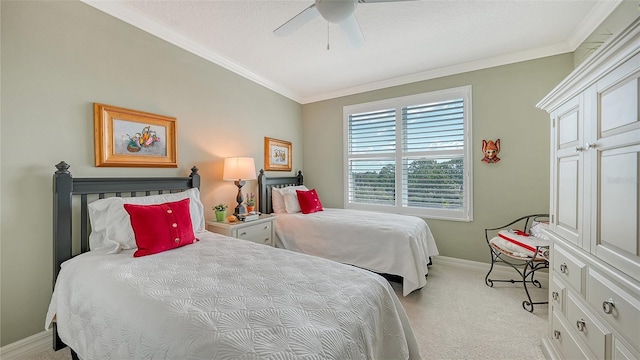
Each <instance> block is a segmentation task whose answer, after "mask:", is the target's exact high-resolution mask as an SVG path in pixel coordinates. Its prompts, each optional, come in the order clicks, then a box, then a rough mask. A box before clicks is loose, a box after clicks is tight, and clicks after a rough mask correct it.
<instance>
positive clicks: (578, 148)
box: [576, 146, 584, 152]
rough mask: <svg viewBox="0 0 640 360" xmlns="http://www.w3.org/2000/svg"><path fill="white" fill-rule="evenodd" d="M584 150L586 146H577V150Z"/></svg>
mask: <svg viewBox="0 0 640 360" xmlns="http://www.w3.org/2000/svg"><path fill="white" fill-rule="evenodd" d="M581 151H584V148H583V147H582V146H576V152H581Z"/></svg>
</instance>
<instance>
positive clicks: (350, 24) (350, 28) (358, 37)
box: [340, 14, 364, 48]
mask: <svg viewBox="0 0 640 360" xmlns="http://www.w3.org/2000/svg"><path fill="white" fill-rule="evenodd" d="M340 29H342V32H343V33H344V35H345V36H346V37H347V41H349V44H350V45H351V47H353V48H359V47H360V46H362V45H364V35H362V30H360V25H359V24H358V20H357V19H356V16H355V14H351V16H349V17H348V18H347V19H346V20H345V21H343V22H341V23H340Z"/></svg>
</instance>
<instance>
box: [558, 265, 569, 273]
mask: <svg viewBox="0 0 640 360" xmlns="http://www.w3.org/2000/svg"><path fill="white" fill-rule="evenodd" d="M568 271H569V269H568V268H567V264H566V263H562V264H560V272H561V273H563V274H566V273H567V272H568Z"/></svg>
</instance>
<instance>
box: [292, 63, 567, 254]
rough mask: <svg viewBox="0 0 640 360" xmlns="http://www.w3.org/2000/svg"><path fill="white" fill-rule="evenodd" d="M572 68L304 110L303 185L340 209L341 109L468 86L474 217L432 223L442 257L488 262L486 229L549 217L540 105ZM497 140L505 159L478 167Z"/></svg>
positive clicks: (444, 81)
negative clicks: (485, 148)
mask: <svg viewBox="0 0 640 360" xmlns="http://www.w3.org/2000/svg"><path fill="white" fill-rule="evenodd" d="M572 69H573V56H572V54H570V53H569V54H564V55H558V56H552V57H547V58H543V59H538V60H532V61H526V62H520V63H516V64H511V65H505V66H499V67H494V68H489V69H484V70H478V71H473V72H468V73H463V74H458V75H453V76H447V77H442V78H438V79H433V80H428V81H422V82H417V83H412V84H407V85H402V86H396V87H393V88H388V89H383V90H378V91H371V92H367V93H361V94H357V95H352V96H345V97H341V98H337V99H331V100H326V101H320V102H316V103H312V104H305V105H303V107H302V118H303V126H302V128H303V138H302V140H303V141H302V143H303V147H304V151H303V153H304V170H305V183H306V184H307V186H310V187H315V188H316V189H317V190H318V194H319V196H320V198H321V199H322V203H323V204H324V205H325V206H327V207H339V208H341V207H343V200H344V191H343V188H344V186H343V180H342V179H343V178H342V174H343V143H342V139H343V136H342V131H343V130H342V123H343V118H342V116H343V115H342V109H343V107H344V106H346V105H352V104H359V103H365V102H370V101H376V100H381V99H385V98H393V97H399V96H405V95H411V94H419V93H423V92H429V91H435V90H442V89H449V88H454V87H458V86H464V85H471V86H472V88H473V89H472V98H473V99H472V102H473V105H472V109H473V111H472V124H473V129H472V134H473V143H472V144H471V146H472V147H473V194H474V196H473V204H474V206H473V214H474V216H473V217H474V218H473V221H472V222H457V221H442V220H428V219H427V223H428V224H429V227H430V228H431V231H432V232H433V235H434V237H435V239H436V243H437V245H438V249H439V250H440V254H441V255H445V256H450V257H455V258H460V259H467V260H473V261H483V262H489V260H490V257H489V250H488V248H487V245H486V243H485V241H484V232H483V229H484V228H487V227H492V226H499V225H503V224H506V223H507V222H509V220H511V219H515V218H516V217H518V216H521V215H525V214H530V213H546V212H548V208H549V146H550V145H549V131H550V122H549V117H548V115H547V113H546V112H544V111H542V110H538V109H536V107H535V105H536V103H537V102H538V101H539V100H540V99H542V98H543V97H544V96H545V95H546V94H547V93H548V92H549V91H550V90H551V89H552V88H553V87H554V86H556V85H557V84H558V83H559V82H560V81H561V80H562V79H563V78H564V77H565V76H566V75H567V74H568V73H569V72H571V70H572ZM498 138H499V139H500V143H501V152H500V155H499V157H500V158H501V161H500V162H498V163H496V164H485V163H483V162H481V161H480V160H481V159H482V157H483V155H482V151H481V147H482V139H487V140H489V139H491V140H495V139H498Z"/></svg>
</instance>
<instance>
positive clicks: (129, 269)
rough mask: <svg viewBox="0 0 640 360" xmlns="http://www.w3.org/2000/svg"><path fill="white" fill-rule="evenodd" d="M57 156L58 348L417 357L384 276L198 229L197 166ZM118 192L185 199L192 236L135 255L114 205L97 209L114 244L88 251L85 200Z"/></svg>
mask: <svg viewBox="0 0 640 360" xmlns="http://www.w3.org/2000/svg"><path fill="white" fill-rule="evenodd" d="M56 167H57V168H58V170H57V171H56V173H55V175H54V284H55V287H54V293H53V296H52V300H51V304H50V306H49V311H48V313H47V318H46V323H45V327H46V328H49V327H51V326H52V327H53V329H54V332H55V340H54V348H55V349H60V348H62V347H64V346H67V345H68V346H70V347H71V349H72V356H73V357H74V358H76V359H77V358H78V356H80V357H81V358H84V359H142V358H151V359H168V358H174V359H249V358H265V359H293V358H334V359H363V358H367V359H392V358H393V359H419V358H420V354H419V350H418V347H417V344H416V341H415V337H414V334H413V332H412V330H411V326H410V324H409V321H408V319H407V316H406V314H405V312H404V310H403V308H402V306H401V304H400V302H399V300H398V298H397V296H396V295H395V293H394V291H393V289H392V288H391V286H390V285H389V283H388V282H387V281H386V280H385V279H384V278H382V277H380V276H379V275H377V274H374V273H372V272H370V271H366V270H363V269H359V268H357V267H354V266H349V265H344V264H340V263H336V262H334V261H330V260H327V259H323V258H319V257H315V256H309V255H305V254H301V253H296V252H291V251H282V250H280V249H276V248H271V247H268V246H264V245H259V244H254V243H251V242H248V241H239V240H237V239H233V238H229V237H225V236H221V235H218V234H213V233H210V232H207V231H204V227H203V225H202V224H203V223H204V219H203V218H202V216H203V215H202V214H201V213H199V211H198V209H199V206H201V204H198V203H199V199H198V197H197V196H195V197H194V196H193V194H194V193H195V194H199V193H198V191H197V189H198V188H199V185H200V176H199V175H198V172H197V169H196V168H195V167H194V168H193V169H192V172H191V174H190V176H189V177H184V178H182V177H176V178H73V177H72V176H71V174H70V172H69V165H67V164H66V163H64V162H61V163H60V164H58V165H56ZM185 193H190V194H191V195H183V194H185ZM123 196H127V198H123V199H122V203H124V204H127V203H139V204H156V205H157V206H160V207H162V209H165V207H166V206H170V205H167V204H169V203H159V204H157V202H159V201H173V200H174V199H179V198H189V202H188V203H189V204H190V205H191V207H190V208H189V213H190V214H189V215H190V217H191V220H192V221H191V223H190V224H191V225H192V226H193V231H194V234H195V237H196V238H197V239H198V241H195V242H193V243H188V244H185V245H184V246H181V247H178V248H174V249H171V250H168V251H160V252H158V253H155V254H153V255H148V256H142V257H134V254H135V251H136V249H135V248H130V247H128V246H126V245H123V244H126V241H125V240H123V236H124V235H118V234H120V232H119V230H123V228H126V227H127V226H126V225H119V224H118V225H117V226H115V225H114V223H113V222H112V221H111V220H109V219H111V218H112V216H111V215H110V216H111V217H110V216H107V217H105V218H101V219H100V221H106V223H105V226H106V227H107V230H106V231H105V233H104V236H105V237H106V238H108V239H107V240H113V241H115V242H116V243H119V244H120V245H119V246H118V247H116V249H114V248H113V247H107V246H105V247H99V248H97V249H91V251H89V250H90V249H89V244H90V238H91V237H92V236H91V231H92V230H90V228H89V222H91V223H92V225H93V227H94V228H93V231H95V232H97V231H96V230H95V228H97V227H98V226H97V224H98V223H99V221H98V219H97V218H96V216H97V215H96V207H97V206H93V207H92V205H91V204H94V205H95V204H96V203H97V204H106V203H113V204H110V205H109V207H108V208H109V211H110V210H112V209H116V210H118V211H122V210H121V209H120V208H119V207H121V206H122V204H120V203H119V202H118V201H120V200H117V201H115V200H114V201H110V199H111V198H112V197H123ZM96 199H98V200H96ZM159 199H163V200H159ZM94 200H95V203H94V202H93V201H94ZM99 200H100V202H99ZM181 201H182V200H181ZM181 201H178V202H181ZM114 204H115V205H114ZM171 204H173V203H171ZM196 205H197V206H196ZM171 206H173V205H171ZM125 208H127V207H126V206H125ZM92 209H93V210H92ZM171 209H172V208H169V210H171ZM169 210H167V213H169V212H170V211H169ZM109 211H107V212H106V213H110V212H109ZM98 212H99V211H98ZM90 214H91V215H92V216H93V217H92V218H90ZM132 219H133V216H132ZM131 225H133V227H134V229H133V232H134V233H135V235H136V241H137V240H138V239H137V236H138V231H137V230H138V229H137V228H136V225H135V222H134V221H133V220H132V223H131ZM114 226H115V228H114V229H112V231H111V232H110V231H109V230H108V229H109V227H114ZM161 226H162V225H157V226H156V227H161ZM180 226H182V225H180ZM180 226H178V227H180ZM174 227H175V225H174ZM124 230H128V232H131V231H130V230H131V229H124ZM124 233H127V231H125V232H124ZM94 240H96V238H95V233H94V236H93V238H92V240H91V241H92V242H91V243H92V244H99V243H96V242H95V241H94ZM103 240H104V239H103ZM177 241H178V238H176V242H177ZM103 243H105V244H106V243H109V241H105V242H103ZM96 246H97V245H96Z"/></svg>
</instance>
